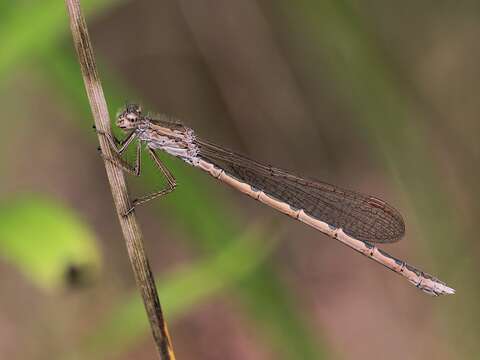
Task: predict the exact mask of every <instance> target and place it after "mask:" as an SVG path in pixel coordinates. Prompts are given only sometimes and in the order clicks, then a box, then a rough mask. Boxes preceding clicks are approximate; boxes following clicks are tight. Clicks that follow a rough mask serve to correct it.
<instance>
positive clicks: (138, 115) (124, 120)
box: [117, 104, 142, 130]
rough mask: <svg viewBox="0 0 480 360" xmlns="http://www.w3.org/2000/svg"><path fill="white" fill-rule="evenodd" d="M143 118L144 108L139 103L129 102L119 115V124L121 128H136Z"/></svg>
mask: <svg viewBox="0 0 480 360" xmlns="http://www.w3.org/2000/svg"><path fill="white" fill-rule="evenodd" d="M141 119H142V109H141V107H140V105H137V104H127V105H126V107H125V110H123V111H122V112H120V114H118V116H117V126H118V127H119V128H121V129H124V130H127V129H135V128H136V127H137V126H138V123H139V121H140V120H141Z"/></svg>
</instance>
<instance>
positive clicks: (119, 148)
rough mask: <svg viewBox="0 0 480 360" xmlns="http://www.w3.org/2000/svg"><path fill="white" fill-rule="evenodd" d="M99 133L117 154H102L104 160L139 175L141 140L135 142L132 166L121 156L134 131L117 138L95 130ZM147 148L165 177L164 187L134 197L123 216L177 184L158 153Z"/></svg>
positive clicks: (132, 137) (132, 138)
mask: <svg viewBox="0 0 480 360" xmlns="http://www.w3.org/2000/svg"><path fill="white" fill-rule="evenodd" d="M97 132H98V133H99V134H102V135H104V136H105V137H106V138H107V139H108V143H109V145H110V147H111V148H112V150H114V151H115V153H116V154H117V157H116V158H107V157H104V156H103V154H102V157H104V158H105V159H106V160H108V161H110V162H112V163H113V164H115V165H117V166H120V167H121V168H122V169H123V170H125V171H127V172H128V173H130V174H132V175H134V176H140V174H141V158H142V156H141V155H142V154H141V152H142V142H141V141H138V142H137V149H136V155H135V165H134V166H132V165H131V164H130V163H129V162H128V161H127V160H125V159H124V158H123V157H122V154H123V153H124V152H125V150H126V149H127V148H128V146H129V145H130V144H131V143H132V142H133V140H134V139H135V138H136V135H135V132H132V133H130V134H129V135H128V136H127V137H126V138H125V139H122V140H118V139H117V138H116V137H115V136H112V135H110V134H106V133H104V132H101V131H99V130H97ZM147 149H148V154H149V155H150V156H151V158H152V159H153V162H154V164H155V166H156V167H157V168H158V169H159V170H160V172H161V173H162V174H163V176H164V177H165V179H166V180H167V184H166V187H164V188H163V189H161V190H159V191H155V192H153V193H151V194H147V195H144V196H141V197H139V198H136V199H135V200H133V202H132V204H133V205H132V207H131V208H130V209H128V210H127V212H126V213H125V214H124V215H125V216H126V215H128V214H129V213H131V212H132V211H133V210H134V209H135V206H137V205H139V204H144V203H147V202H149V201H150V200H153V199H156V198H158V197H161V196H163V195H167V194H168V193H170V192H172V191H173V190H175V188H176V186H177V182H176V180H175V177H174V176H173V174H172V173H171V172H170V170H168V168H167V167H166V166H165V165H164V164H163V162H162V161H161V160H160V158H159V157H158V155H157V154H156V153H155V151H154V150H152V149H150V148H147Z"/></svg>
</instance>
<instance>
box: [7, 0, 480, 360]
mask: <svg viewBox="0 0 480 360" xmlns="http://www.w3.org/2000/svg"><path fill="white" fill-rule="evenodd" d="M82 5H83V8H84V10H85V14H86V17H87V20H88V23H89V29H90V34H91V38H92V41H93V44H94V47H95V52H96V56H97V62H98V66H99V73H100V76H101V78H102V82H103V85H104V90H105V93H106V96H107V100H108V104H109V107H110V112H111V116H114V115H115V112H116V111H117V110H118V109H119V108H120V107H121V106H122V104H123V103H124V102H125V100H129V101H139V102H141V103H142V104H143V106H144V108H146V109H149V110H150V111H152V112H164V113H168V114H171V115H174V116H176V117H178V118H180V119H182V120H183V121H184V122H185V123H186V124H187V125H188V126H190V127H192V128H194V129H196V131H197V134H199V135H200V136H202V137H203V138H206V139H209V140H212V141H214V142H217V143H219V144H223V145H226V146H228V147H230V148H232V149H234V150H237V151H239V152H242V153H245V154H248V155H250V156H252V157H255V158H257V159H259V160H261V161H264V162H268V163H272V164H275V165H277V166H279V167H283V168H286V169H292V170H294V171H295V172H296V173H299V174H304V175H307V176H310V177H315V178H319V179H322V180H325V181H328V182H332V183H336V184H339V185H341V186H344V187H349V188H353V189H356V190H360V191H363V192H367V193H370V194H373V195H375V196H378V197H381V198H384V199H387V200H388V201H389V202H390V203H392V204H394V205H395V206H396V207H397V208H398V209H399V210H401V212H402V213H403V214H404V217H405V220H406V223H407V235H406V238H405V239H404V240H403V241H401V242H400V243H398V244H394V245H391V246H388V247H384V249H385V250H387V251H389V252H391V253H392V254H394V255H396V256H398V257H401V258H404V259H406V260H408V261H409V262H410V263H412V264H415V265H418V266H419V267H420V268H421V269H423V270H425V271H428V272H430V273H432V274H434V275H437V276H438V277H440V278H441V279H442V280H444V281H446V282H447V283H448V284H449V285H451V286H452V287H454V288H456V289H457V294H456V295H454V296H450V297H442V298H432V297H429V296H427V295H424V294H423V293H421V292H420V291H417V290H416V289H414V288H413V287H412V286H410V285H409V284H408V283H407V282H406V281H405V280H404V279H401V278H400V277H398V276H396V275H395V274H393V273H391V272H389V271H386V270H385V269H383V268H382V267H380V266H378V265H376V264H374V263H372V262H370V261H367V259H366V258H364V257H362V256H359V255H358V254H356V253H354V252H353V251H351V250H349V249H347V248H345V247H342V246H340V245H339V244H338V243H336V242H334V241H332V240H330V239H329V238H327V237H325V236H323V235H321V234H320V233H318V232H316V231H314V230H312V229H309V228H307V227H306V226H303V225H301V224H300V223H297V222H295V221H293V220H291V219H288V218H286V217H284V216H281V215H279V214H277V213H275V212H274V211H272V210H270V209H268V208H266V207H264V206H262V205H260V204H259V203H257V202H255V201H251V200H250V199H248V198H246V197H244V196H242V195H240V194H238V193H236V192H235V191H233V190H231V189H229V188H227V187H225V186H223V185H222V184H219V183H217V182H215V180H213V179H211V178H209V177H208V176H207V175H204V174H201V173H199V172H198V171H196V170H195V169H192V168H189V167H188V166H187V165H185V164H183V163H182V162H181V161H178V160H176V159H171V158H168V157H165V156H164V157H163V158H164V159H165V161H166V162H167V164H168V165H169V166H170V167H171V169H172V171H173V173H174V174H175V176H176V178H177V181H178V184H179V186H178V188H177V190H176V191H175V192H174V193H172V194H170V195H168V198H165V199H162V200H161V201H157V202H156V203H154V204H149V205H146V206H144V207H142V208H139V209H138V210H137V214H138V217H139V219H140V222H141V225H142V228H143V231H144V235H145V242H146V247H147V250H148V254H149V256H150V262H151V264H152V267H153V269H154V272H155V273H156V277H157V280H158V284H159V291H160V299H161V301H162V304H163V306H164V312H165V315H166V317H167V319H168V322H169V325H170V332H171V334H172V337H173V342H174V348H175V351H176V354H177V357H178V358H179V359H193V358H195V359H385V358H387V357H388V358H389V359H402V360H403V359H425V358H435V359H476V358H478V354H479V353H480V343H479V341H478V334H479V332H480V325H479V324H480V307H479V306H478V303H479V300H480V282H479V281H478V280H477V279H476V277H477V275H476V274H477V268H478V265H475V264H476V263H477V262H476V261H475V260H476V259H477V256H478V253H479V251H478V249H477V248H478V245H477V243H478V241H477V239H476V225H477V223H478V213H479V204H480V201H479V200H480V199H479V198H480V194H479V190H478V175H479V170H478V162H479V155H480V147H479V145H478V134H479V130H480V125H479V122H478V120H477V118H478V116H479V115H480V107H479V102H478V95H476V94H478V93H479V91H480V88H479V84H480V81H479V80H480V70H479V69H480V67H479V66H478V63H479V61H478V60H479V55H480V48H479V42H478V37H479V35H480V25H479V24H480V22H479V13H480V3H478V2H477V1H462V2H441V3H439V2H434V1H423V2H417V1H410V0H408V1H402V2H393V1H389V2H384V1H378V0H374V1H368V2H355V1H347V0H345V1H333V0H331V1H312V0H300V1H297V2H290V1H285V0H281V1H271V0H270V1H268V0H258V1H254V0H245V1H234V0H225V1H212V0H200V1H193V0H191V1H187V0H178V1H173V0H161V1H153V0H139V1H125V0H123V1H115V0H102V1H93V0H89V1H87V0H85V1H83V2H82ZM0 10H1V11H0V39H1V40H2V41H1V46H0V49H1V50H0V54H1V55H0V92H1V96H0V103H1V112H2V118H3V120H2V124H3V126H2V130H1V132H0V139H1V142H0V150H1V152H0V175H1V185H2V186H1V187H0V281H1V295H0V358H2V359H131V358H136V359H152V358H154V357H155V348H154V345H153V341H152V339H151V336H150V332H149V328H148V325H147V321H146V317H145V315H144V311H143V305H142V304H141V301H140V299H139V295H138V293H137V291H136V288H135V284H134V281H133V276H132V273H131V271H130V264H129V260H128V257H127V255H126V250H125V245H124V243H123V239H122V236H121V232H120V229H119V226H118V221H117V219H116V216H115V213H114V210H113V204H112V199H111V194H110V190H109V188H108V185H107V181H106V176H105V170H104V167H103V162H102V161H101V159H100V158H99V156H98V153H97V150H96V148H97V146H98V144H97V139H96V135H95V134H94V133H93V131H92V129H91V125H92V124H93V120H92V117H91V114H90V111H89V107H88V102H87V99H86V95H85V91H84V88H83V83H82V79H81V74H80V70H79V66H78V63H77V60H76V58H75V56H74V51H73V47H72V43H71V35H70V33H69V28H68V20H67V15H66V10H65V6H64V3H63V1H60V0H55V1H53V0H45V1H41V2H39V1H31V0H23V1H17V2H10V1H6V0H2V1H1V2H0ZM161 182H162V179H161V176H159V175H158V174H156V173H155V171H154V169H153V168H152V167H151V166H150V165H148V164H145V173H144V176H143V177H142V178H141V179H132V181H131V182H130V185H131V186H130V188H131V192H132V193H133V194H143V193H146V192H149V191H152V190H154V189H156V188H158V187H159V186H160V185H161Z"/></svg>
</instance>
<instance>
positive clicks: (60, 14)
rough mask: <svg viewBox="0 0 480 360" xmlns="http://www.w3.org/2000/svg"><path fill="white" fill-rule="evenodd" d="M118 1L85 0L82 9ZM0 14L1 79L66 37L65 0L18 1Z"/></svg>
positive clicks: (98, 9) (99, 8)
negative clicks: (0, 44)
mask: <svg viewBox="0 0 480 360" xmlns="http://www.w3.org/2000/svg"><path fill="white" fill-rule="evenodd" d="M114 2H120V0H100V1H99V0H97V1H93V0H84V1H82V8H83V11H84V12H85V13H86V14H88V13H93V11H95V12H98V11H100V10H102V9H104V8H106V7H107V6H109V5H111V4H112V3H114ZM8 10H9V11H5V12H2V13H0V39H2V56H0V79H2V78H4V77H5V76H6V75H7V74H10V73H13V72H14V71H12V70H14V69H15V68H16V67H17V66H18V64H19V63H21V62H24V61H26V60H27V59H28V60H31V59H32V56H33V55H36V54H39V53H41V52H43V51H45V50H47V49H48V48H50V47H52V46H53V45H54V44H55V43H58V42H59V41H60V40H63V39H65V35H67V31H68V29H69V27H68V26H69V25H68V17H67V10H66V6H65V2H64V1H58V0H44V1H25V2H21V3H20V2H18V4H16V6H15V7H8Z"/></svg>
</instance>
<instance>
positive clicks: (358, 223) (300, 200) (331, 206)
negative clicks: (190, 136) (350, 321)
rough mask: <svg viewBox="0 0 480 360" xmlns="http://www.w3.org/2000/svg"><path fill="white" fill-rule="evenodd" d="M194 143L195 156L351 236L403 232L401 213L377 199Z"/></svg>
mask: <svg viewBox="0 0 480 360" xmlns="http://www.w3.org/2000/svg"><path fill="white" fill-rule="evenodd" d="M197 143H198V145H199V149H200V153H199V156H200V157H201V158H203V159H205V160H206V161H208V162H210V163H212V164H214V165H215V166H217V167H219V168H221V169H223V170H224V171H225V172H226V173H227V174H229V175H232V176H234V177H235V178H237V179H238V180H241V181H242V182H245V183H247V184H250V185H251V186H253V187H254V188H256V189H258V190H262V191H263V192H264V193H266V194H267V195H269V196H271V197H273V198H275V199H277V200H280V201H283V202H285V203H287V204H289V205H290V206H291V207H292V208H295V209H303V210H304V211H305V213H306V214H308V215H310V216H312V217H314V218H315V219H318V220H320V221H323V222H325V223H327V224H328V225H330V226H333V227H335V228H341V229H342V230H343V231H344V232H345V233H346V234H348V235H350V236H352V237H354V238H355V239H358V240H361V241H365V242H372V243H391V242H395V241H397V240H399V239H400V238H402V237H403V235H404V234H405V224H404V221H403V218H402V215H401V214H400V213H399V212H398V211H397V210H396V209H395V208H393V207H392V206H390V205H389V204H387V203H386V202H384V201H382V200H380V199H377V198H375V197H373V196H368V195H364V194H360V193H357V192H355V191H351V190H346V189H342V188H339V187H337V186H335V185H331V184H327V183H324V182H321V181H314V180H307V179H304V178H301V177H299V176H296V175H293V174H290V173H288V172H286V171H284V170H281V169H277V168H274V167H271V166H268V165H264V164H261V163H259V162H256V161H254V160H251V159H248V158H247V157H245V156H242V155H239V154H237V153H234V152H232V151H229V150H226V149H224V148H222V147H221V146H218V145H214V144H211V143H208V142H205V141H202V140H198V139H197Z"/></svg>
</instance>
